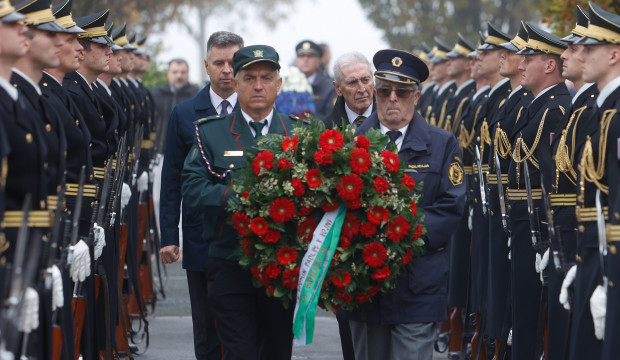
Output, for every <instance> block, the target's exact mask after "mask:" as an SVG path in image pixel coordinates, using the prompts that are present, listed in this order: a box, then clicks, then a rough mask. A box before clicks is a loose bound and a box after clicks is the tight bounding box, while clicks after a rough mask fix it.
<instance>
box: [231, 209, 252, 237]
mask: <svg viewBox="0 0 620 360" xmlns="http://www.w3.org/2000/svg"><path fill="white" fill-rule="evenodd" d="M232 221H233V226H234V227H235V229H236V230H237V232H238V233H239V235H241V236H248V235H250V218H249V217H248V216H247V215H246V214H245V213H240V212H236V213H233V214H232Z"/></svg>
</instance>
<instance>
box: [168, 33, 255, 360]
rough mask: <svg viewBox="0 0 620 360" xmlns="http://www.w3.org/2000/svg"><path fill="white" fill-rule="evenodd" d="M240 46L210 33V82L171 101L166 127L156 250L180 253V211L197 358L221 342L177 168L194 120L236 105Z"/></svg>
mask: <svg viewBox="0 0 620 360" xmlns="http://www.w3.org/2000/svg"><path fill="white" fill-rule="evenodd" d="M242 47H243V39H242V38H241V37H240V36H239V35H237V34H233V33H231V32H227V31H218V32H215V33H213V34H212V35H211V36H210V37H209V40H208V41H207V54H206V56H207V57H206V59H205V67H206V71H207V74H208V75H209V78H210V79H211V82H209V83H208V84H207V86H205V87H204V88H203V89H202V90H200V92H199V93H198V95H196V96H195V97H193V98H191V99H189V100H187V101H184V102H182V103H180V104H179V105H177V106H175V108H174V109H173V111H172V114H171V115H170V120H169V122H168V129H167V131H166V143H167V145H166V152H165V154H164V164H163V167H162V175H161V176H162V180H161V196H160V224H161V244H162V248H161V250H160V251H159V253H160V257H161V259H162V262H163V263H164V264H170V263H172V262H175V261H177V260H178V259H179V256H180V253H179V243H180V239H179V220H180V218H181V212H182V215H183V216H182V219H183V223H182V224H181V227H182V229H183V248H184V253H185V254H184V256H183V269H185V270H186V275H187V284H188V288H189V294H190V305H191V308H192V322H193V325H194V326H193V330H194V352H195V355H196V358H197V359H208V360H217V359H220V358H221V347H220V344H219V339H218V336H217V333H216V331H215V319H214V317H213V313H212V312H211V310H210V308H209V305H208V303H207V295H208V286H207V284H208V282H207V273H206V271H205V259H207V256H208V247H209V244H208V243H206V242H204V241H203V240H202V236H203V231H202V229H203V219H202V216H201V214H199V213H196V212H193V211H191V210H190V209H189V208H188V207H187V205H186V204H183V205H181V200H182V196H181V171H182V170H183V162H184V161H185V157H186V156H187V154H188V153H189V151H190V149H191V148H192V145H194V138H195V137H196V135H195V134H196V132H195V128H194V125H193V122H194V121H196V120H198V119H201V118H204V117H208V116H213V115H218V114H220V115H227V114H230V113H231V112H233V111H235V110H236V109H237V107H238V105H237V93H236V89H235V87H236V86H235V82H234V77H233V67H232V59H233V54H234V53H235V52H237V50H239V49H240V48H242ZM214 222H215V218H213V217H211V218H209V220H208V223H207V224H208V225H207V226H209V227H213V226H215V224H214ZM211 235H215V233H212V234H211Z"/></svg>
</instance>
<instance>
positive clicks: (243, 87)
mask: <svg viewBox="0 0 620 360" xmlns="http://www.w3.org/2000/svg"><path fill="white" fill-rule="evenodd" d="M278 61H279V56H278V53H277V52H276V51H275V49H274V48H272V47H270V46H265V45H254V46H247V47H244V48H242V49H240V50H239V51H237V52H236V53H235V55H234V56H233V60H232V65H233V71H234V74H235V79H236V84H237V94H238V101H239V108H238V109H236V110H235V111H233V112H232V113H230V114H228V115H226V116H221V115H217V116H210V117H207V118H205V119H201V120H198V121H197V122H196V142H195V144H194V145H193V147H192V149H191V150H190V152H189V154H188V155H187V158H186V160H185V166H184V168H183V176H182V180H183V182H182V183H183V203H184V204H185V205H186V206H187V207H189V208H190V209H192V210H194V211H196V212H201V213H203V214H204V221H205V222H204V225H205V231H204V234H205V238H204V240H205V241H207V242H208V244H209V250H208V252H209V257H208V259H207V265H206V269H207V276H208V280H209V305H210V306H211V310H212V311H213V313H214V315H215V319H216V321H217V332H218V334H219V337H220V340H221V342H222V348H223V349H222V350H223V358H224V359H273V360H284V359H287V360H288V359H290V358H291V354H292V341H293V331H292V324H293V310H294V307H295V306H294V304H291V306H290V307H289V308H288V309H284V307H283V306H282V304H281V303H280V300H278V299H276V298H273V297H268V296H267V294H266V293H265V290H264V289H259V288H255V287H254V286H253V285H252V281H251V278H252V276H251V274H250V271H249V270H245V269H242V268H241V266H240V265H239V262H238V259H237V258H236V255H235V254H234V252H235V249H236V248H237V247H238V246H239V240H238V234H237V231H236V230H235V229H234V228H233V227H232V225H229V224H228V222H227V219H228V214H227V212H226V203H227V201H228V199H229V198H230V197H231V196H234V195H233V193H232V192H231V191H229V190H230V186H231V183H232V179H233V177H234V176H238V175H239V174H241V171H242V170H243V167H244V166H245V156H244V155H245V149H247V148H252V147H254V146H255V145H256V138H257V137H260V136H262V135H265V134H268V133H269V134H283V135H285V136H289V135H290V134H291V131H292V129H293V126H294V125H295V123H296V121H297V120H296V118H295V117H293V116H288V115H284V114H281V113H279V112H278V111H277V109H274V107H273V106H274V104H275V100H276V97H277V94H278V90H279V89H280V85H281V83H282V79H281V78H280V76H279V73H278V70H279V69H280V64H279V62H278ZM256 93H261V94H263V95H264V97H263V99H264V100H262V101H256V100H252V97H253V96H255V94H256Z"/></svg>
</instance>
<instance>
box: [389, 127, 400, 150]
mask: <svg viewBox="0 0 620 360" xmlns="http://www.w3.org/2000/svg"><path fill="white" fill-rule="evenodd" d="M386 135H387V136H388V137H389V138H390V141H389V142H388V144H387V146H386V147H385V148H386V149H388V150H389V149H390V145H392V144H394V145H396V139H398V138H399V137H400V136H401V135H402V134H401V132H400V131H398V130H390V131H388V132H387V133H386Z"/></svg>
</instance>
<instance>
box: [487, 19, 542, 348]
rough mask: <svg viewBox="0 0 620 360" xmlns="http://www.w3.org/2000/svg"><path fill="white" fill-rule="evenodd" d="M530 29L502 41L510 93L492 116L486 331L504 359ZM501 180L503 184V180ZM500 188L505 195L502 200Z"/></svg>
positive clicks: (528, 96)
mask: <svg viewBox="0 0 620 360" xmlns="http://www.w3.org/2000/svg"><path fill="white" fill-rule="evenodd" d="M527 38H528V36H527V30H526V29H525V23H524V22H523V21H522V22H521V26H520V27H519V31H518V33H517V35H516V36H515V37H514V38H513V39H512V40H510V41H509V42H506V43H503V44H500V45H499V46H500V47H502V48H503V49H502V50H500V68H499V74H500V75H501V76H503V77H505V78H508V79H509V81H510V89H511V90H510V93H509V95H508V97H507V98H506V99H505V100H503V105H502V106H501V107H500V108H499V110H498V111H497V112H496V113H495V115H494V116H493V118H492V119H488V128H489V133H490V136H491V143H490V144H489V157H488V166H489V175H488V177H487V179H488V181H487V185H488V186H487V187H488V201H489V289H488V298H487V318H486V332H487V334H488V335H489V336H490V337H491V338H493V339H495V354H497V355H498V356H499V358H503V357H504V354H506V352H508V351H510V350H509V349H507V340H508V335H509V331H510V327H511V324H512V315H511V310H510V306H511V305H510V302H511V301H510V257H509V253H510V248H509V241H510V240H509V239H510V229H509V227H508V226H507V225H508V223H507V222H508V218H507V213H506V199H505V193H504V191H505V189H506V188H507V187H508V167H509V165H510V157H511V156H512V143H513V142H514V140H515V139H514V134H512V129H513V128H514V125H515V124H516V123H517V122H518V121H519V119H520V117H521V115H523V114H525V112H526V111H527V106H528V105H529V103H530V102H531V101H532V94H531V92H529V91H527V90H525V89H523V87H522V86H521V78H522V75H523V72H522V71H521V70H519V65H520V64H521V61H522V60H523V55H518V54H517V52H518V51H519V50H522V49H523V48H524V47H525V42H526V41H527ZM500 182H501V186H500V184H499V183H500ZM500 189H501V192H502V193H501V196H502V198H501V199H500Z"/></svg>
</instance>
